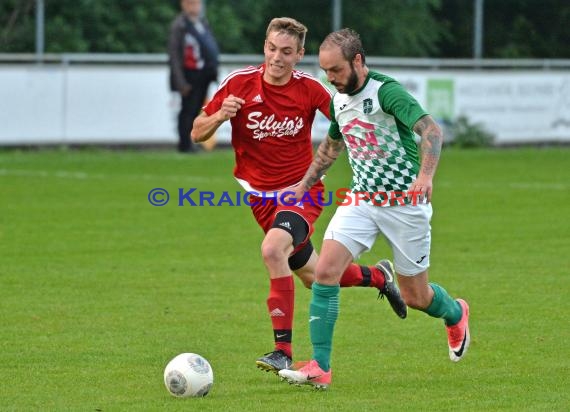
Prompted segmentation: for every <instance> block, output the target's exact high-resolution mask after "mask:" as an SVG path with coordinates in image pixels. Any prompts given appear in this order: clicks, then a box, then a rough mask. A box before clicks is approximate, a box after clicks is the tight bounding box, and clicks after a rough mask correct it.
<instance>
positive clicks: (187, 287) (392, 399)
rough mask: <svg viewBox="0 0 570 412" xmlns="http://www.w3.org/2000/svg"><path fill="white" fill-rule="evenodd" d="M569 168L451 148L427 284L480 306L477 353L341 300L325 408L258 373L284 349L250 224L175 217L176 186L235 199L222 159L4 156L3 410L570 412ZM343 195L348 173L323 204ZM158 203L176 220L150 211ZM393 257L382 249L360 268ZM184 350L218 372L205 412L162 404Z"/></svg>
mask: <svg viewBox="0 0 570 412" xmlns="http://www.w3.org/2000/svg"><path fill="white" fill-rule="evenodd" d="M569 163H570V150H568V149H560V148H559V149H528V148H525V149H512V150H473V151H458V150H445V151H444V155H443V158H442V161H441V165H440V169H439V172H438V176H437V179H436V182H435V192H434V200H433V203H434V209H435V214H434V218H433V222H432V227H433V242H432V244H433V247H432V257H431V261H432V267H431V271H430V274H431V279H432V280H434V281H436V282H438V283H440V284H441V285H443V286H444V287H445V288H446V289H447V290H448V291H449V292H450V293H451V294H452V295H454V296H461V297H464V298H466V299H467V300H468V301H469V303H470V305H471V311H472V317H471V324H470V325H471V333H472V346H471V348H470V351H469V354H468V355H467V357H466V359H465V360H463V361H462V362H460V363H458V364H454V363H452V362H450V361H449V359H448V356H447V346H446V338H445V331H444V328H443V326H442V324H441V322H440V321H437V320H435V319H432V318H429V317H427V316H426V315H425V314H423V313H420V312H416V311H412V312H411V313H410V315H409V317H408V319H407V320H405V321H402V320H399V319H398V318H397V317H396V316H395V315H394V314H393V313H392V312H391V310H390V309H389V306H388V305H387V304H386V302H380V301H376V292H375V291H374V290H371V289H361V288H353V289H350V290H344V291H343V292H342V294H341V315H340V318H339V321H338V323H337V328H336V331H335V342H334V350H333V368H334V380H333V385H332V386H331V388H330V390H329V391H328V392H324V393H321V392H316V393H315V392H313V391H311V390H310V389H309V388H307V387H303V388H297V387H294V386H289V385H286V384H284V383H282V382H280V381H279V380H278V379H277V377H275V376H274V375H271V374H265V373H262V372H260V371H259V370H257V369H256V368H255V365H254V360H255V359H256V358H257V357H258V356H260V355H261V354H263V353H264V352H267V351H268V350H271V349H272V339H271V338H272V334H271V326H270V322H269V319H268V315H267V313H266V306H265V299H266V296H267V291H268V279H267V275H266V273H265V269H264V266H263V264H262V262H261V259H260V252H259V245H260V241H261V239H262V233H261V230H260V229H259V228H258V227H257V225H256V224H255V222H254V220H253V217H252V216H251V212H250V210H249V208H248V207H245V206H241V207H231V206H227V205H226V206H221V207H191V206H188V205H185V206H183V207H179V206H177V205H176V197H177V189H178V188H184V189H190V188H192V187H195V188H197V189H198V190H202V191H205V190H208V191H213V192H214V193H216V194H217V195H218V196H219V195H221V192H222V191H223V190H228V191H232V192H234V191H237V190H239V187H238V185H237V183H235V181H234V180H233V178H232V176H231V171H232V168H233V155H232V153H231V152H230V151H227V150H220V151H216V152H212V153H202V154H200V155H199V156H182V155H178V154H175V153H168V152H160V151H143V152H137V151H122V152H119V151H117V152H113V151H105V150H95V149H93V150H82V151H69V150H44V151H33V152H21V151H13V150H11V151H0V410H2V411H30V410H38V411H40V410H41V411H97V410H100V411H130V410H133V411H159V410H168V411H177V410H180V411H182V410H204V411H206V410H207V411H268V410H274V411H304V410H307V411H321V410H331V411H333V410H334V411H373V410H374V411H376V410H390V411H400V410H401V411H419V410H429V411H442V410H449V411H456V410H469V411H482V410H512V411H519V410H532V411H536V410H539V411H540V410H541V411H552V410H559V411H563V410H569V409H570V394H569V393H570V391H569V390H568V388H569V387H570V350H569V345H568V342H569V340H570V326H569V321H568V319H569V317H570V303H569V295H570V258H569V256H570V205H569V203H570V202H569V201H570V196H569V193H570V183H569V181H570V167H568V164H569ZM348 180H349V172H348V167H347V165H346V159H342V160H340V161H339V162H338V164H337V165H335V166H334V168H333V169H332V170H331V173H330V174H329V176H328V178H327V180H326V183H327V190H335V189H336V188H338V187H340V186H346V185H347V184H348ZM155 187H163V188H165V189H167V190H168V191H169V192H170V194H171V200H170V203H169V204H168V205H166V206H163V207H153V206H151V205H150V204H149V202H148V200H147V194H148V192H149V191H150V190H151V189H152V188H155ZM333 212H334V208H333V207H329V208H327V209H326V211H325V212H324V214H323V216H322V217H321V219H320V220H319V221H318V222H317V230H316V233H315V236H314V238H313V239H314V243H315V245H316V246H317V247H319V246H320V244H321V239H322V233H323V231H324V229H325V227H326V224H327V222H328V220H329V218H330V216H331V215H332V213H333ZM388 253H389V251H388V249H387V247H386V245H385V244H384V242H383V241H382V240H379V241H378V242H377V244H376V245H375V247H374V248H373V250H372V251H371V252H370V253H368V254H366V255H364V256H363V258H362V259H361V262H362V263H374V262H375V261H376V260H377V258H378V257H379V256H385V255H387V254H388ZM297 291H298V293H297V301H296V308H297V313H296V329H295V339H294V341H295V351H296V352H295V354H296V358H297V359H299V360H301V359H306V358H308V357H310V354H311V347H310V342H309V338H308V328H307V322H306V319H307V311H308V302H309V299H310V292H309V291H308V290H305V289H303V288H302V287H301V284H300V283H299V282H297ZM181 352H197V353H200V354H202V355H204V356H205V357H206V358H207V359H208V360H209V361H210V362H211V364H212V366H213V368H214V374H215V383H214V387H213V390H212V392H211V393H210V394H209V395H208V396H207V397H206V398H203V399H176V398H173V397H171V396H170V395H169V394H168V393H167V391H166V389H165V388H164V385H163V382H162V373H163V368H164V366H165V365H166V363H167V362H168V360H169V359H170V358H172V357H174V356H175V355H176V354H178V353H181Z"/></svg>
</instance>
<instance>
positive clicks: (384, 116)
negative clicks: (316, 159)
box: [329, 71, 427, 206]
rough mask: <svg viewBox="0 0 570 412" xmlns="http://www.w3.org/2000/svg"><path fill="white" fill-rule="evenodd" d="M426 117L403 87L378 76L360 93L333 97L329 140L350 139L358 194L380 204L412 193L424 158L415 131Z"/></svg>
mask: <svg viewBox="0 0 570 412" xmlns="http://www.w3.org/2000/svg"><path fill="white" fill-rule="evenodd" d="M426 114H427V113H426V112H425V111H424V109H423V108H422V107H421V106H420V104H419V103H418V102H417V101H416V100H415V99H414V98H413V97H412V96H411V95H410V94H409V93H408V92H407V91H406V90H405V89H404V87H403V86H402V85H401V84H400V83H398V82H397V81H396V80H394V79H392V78H390V77H388V76H385V75H383V74H380V73H377V72H373V71H370V72H369V73H368V76H367V78H366V81H365V83H364V85H363V86H362V88H360V89H359V90H357V91H356V92H354V93H352V94H343V93H336V94H335V95H334V96H333V98H332V100H331V118H332V119H333V120H332V122H331V125H330V128H329V136H330V137H331V138H333V139H342V138H344V141H345V143H346V147H347V150H348V159H349V162H350V166H351V167H352V171H353V178H352V183H351V186H350V188H351V190H352V192H361V193H363V192H365V193H368V194H369V196H371V197H370V199H375V200H376V202H373V203H374V204H375V205H380V206H390V205H394V204H398V202H390V201H388V202H386V201H385V200H386V199H393V196H394V194H396V195H395V196H396V197H401V195H402V193H404V194H405V193H407V191H408V188H409V187H410V184H411V183H412V182H413V181H414V180H415V179H416V176H417V173H418V171H419V158H418V147H417V144H416V142H415V139H414V132H413V130H412V128H413V126H414V124H415V123H416V122H417V121H418V120H419V119H420V118H421V117H423V116H425V115H426ZM398 194H399V195H398ZM369 202H371V200H369Z"/></svg>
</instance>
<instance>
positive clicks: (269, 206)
mask: <svg viewBox="0 0 570 412" xmlns="http://www.w3.org/2000/svg"><path fill="white" fill-rule="evenodd" d="M324 189H325V188H324V185H323V184H322V182H318V183H317V184H315V185H314V186H313V187H312V188H311V190H309V191H308V192H306V193H305V195H304V197H303V200H304V201H303V203H302V205H301V204H299V203H297V204H295V205H290V206H289V205H287V206H286V205H279V204H277V202H276V200H275V198H273V199H271V198H265V199H263V198H261V197H258V196H253V195H250V196H249V202H250V204H251V211H252V212H253V216H254V217H255V220H257V223H258V224H259V226H261V228H262V229H263V232H264V233H267V232H268V231H269V229H271V227H272V225H273V221H274V220H275V216H277V213H279V212H282V211H286V210H287V211H290V212H293V213H296V214H298V215H299V216H301V217H302V218H303V220H305V222H307V226H308V228H309V233H308V234H307V237H306V238H305V240H303V242H302V243H301V244H300V245H298V246H297V247H296V248H295V250H294V251H293V254H294V253H295V252H297V251H299V250H301V249H302V248H303V247H304V246H305V245H306V244H307V242H308V241H309V239H310V238H311V235H312V234H313V232H314V230H315V228H314V226H313V225H314V223H315V221H316V220H317V218H318V217H319V216H320V214H321V212H322V211H323V202H324ZM298 200H301V199H298Z"/></svg>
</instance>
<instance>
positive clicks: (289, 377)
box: [279, 360, 332, 389]
mask: <svg viewBox="0 0 570 412" xmlns="http://www.w3.org/2000/svg"><path fill="white" fill-rule="evenodd" d="M279 376H280V377H281V378H282V379H284V380H286V381H287V382H289V383H290V384H292V385H293V384H294V385H312V386H314V388H315V389H327V388H328V387H329V385H330V384H331V378H332V369H330V370H329V371H328V372H325V371H324V370H322V369H321V367H320V366H319V364H318V363H317V361H316V360H311V361H310V362H309V363H307V364H306V365H305V366H303V367H302V368H301V369H299V370H296V371H295V370H292V369H282V370H280V371H279Z"/></svg>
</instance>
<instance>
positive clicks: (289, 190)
mask: <svg viewBox="0 0 570 412" xmlns="http://www.w3.org/2000/svg"><path fill="white" fill-rule="evenodd" d="M304 194H305V190H304V189H303V188H302V186H301V184H300V183H297V184H296V185H294V186H289V187H286V188H285V189H281V190H280V191H279V192H277V203H279V204H280V205H284V206H292V205H294V204H296V203H298V202H299V201H300V200H301V199H302V198H303V195H304Z"/></svg>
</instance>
